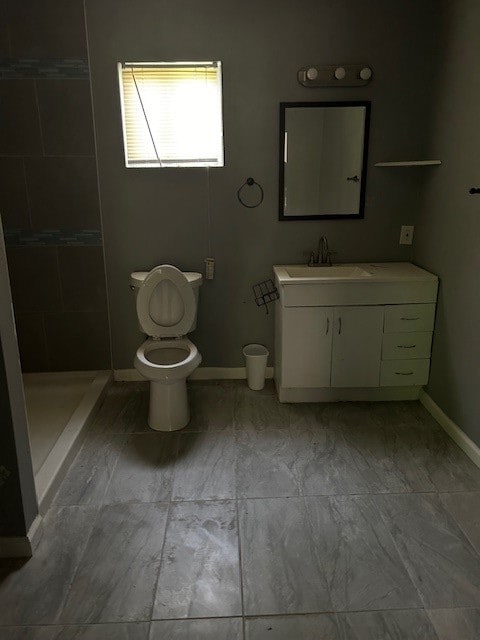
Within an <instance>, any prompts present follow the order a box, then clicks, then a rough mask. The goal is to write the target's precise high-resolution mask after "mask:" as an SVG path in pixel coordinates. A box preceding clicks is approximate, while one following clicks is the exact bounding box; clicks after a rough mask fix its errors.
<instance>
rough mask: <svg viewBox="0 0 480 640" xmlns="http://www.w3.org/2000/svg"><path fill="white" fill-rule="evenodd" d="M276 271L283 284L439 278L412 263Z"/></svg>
mask: <svg viewBox="0 0 480 640" xmlns="http://www.w3.org/2000/svg"><path fill="white" fill-rule="evenodd" d="M273 271H274V273H275V276H276V279H277V282H278V284H280V285H294V284H336V283H339V282H341V283H347V282H348V283H353V282H362V283H364V284H366V283H372V284H373V283H382V284H384V283H388V282H430V283H433V282H437V281H438V277H437V276H436V275H434V274H433V273H430V272H429V271H426V270H425V269H422V268H420V267H417V266H416V265H414V264H412V263H411V262H361V263H349V264H334V265H333V266H332V267H329V266H318V267H308V266H307V265H305V264H303V265H275V266H274V267H273ZM292 274H293V275H292Z"/></svg>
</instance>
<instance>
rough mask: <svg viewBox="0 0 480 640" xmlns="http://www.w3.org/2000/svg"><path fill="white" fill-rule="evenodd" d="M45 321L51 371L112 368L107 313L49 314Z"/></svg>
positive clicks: (46, 315)
mask: <svg viewBox="0 0 480 640" xmlns="http://www.w3.org/2000/svg"><path fill="white" fill-rule="evenodd" d="M30 251H31V249H30ZM44 322H45V334H46V340H47V353H48V362H49V369H50V370H51V371H77V370H80V371H81V370H95V369H110V355H109V335H108V319H107V314H106V313H102V312H96V311H92V312H87V311H82V312H65V313H48V314H45V317H44Z"/></svg>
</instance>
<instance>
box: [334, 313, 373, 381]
mask: <svg viewBox="0 0 480 640" xmlns="http://www.w3.org/2000/svg"><path fill="white" fill-rule="evenodd" d="M383 314H384V308H383V307H335V314H334V316H335V317H334V330H333V353H332V387H378V386H379V385H380V360H381V353H382V338H383Z"/></svg>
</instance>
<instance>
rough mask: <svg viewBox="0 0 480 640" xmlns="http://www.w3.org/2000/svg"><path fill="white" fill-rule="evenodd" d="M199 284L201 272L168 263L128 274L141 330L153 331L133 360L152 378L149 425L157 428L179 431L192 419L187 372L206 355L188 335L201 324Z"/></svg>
mask: <svg viewBox="0 0 480 640" xmlns="http://www.w3.org/2000/svg"><path fill="white" fill-rule="evenodd" d="M201 284H202V275H201V274H200V273H192V272H185V273H183V272H182V271H180V270H179V269H177V268H176V267H173V266H172V265H169V264H162V265H160V266H158V267H154V268H153V269H152V270H151V271H135V272H134V273H132V274H131V276H130V285H131V288H132V289H133V290H134V291H135V292H136V304H137V317H138V322H139V324H140V329H141V330H142V331H143V333H145V334H146V335H147V336H149V337H148V339H147V340H145V342H144V343H143V344H142V345H141V346H140V347H139V348H138V349H137V353H136V354H135V360H134V364H135V368H136V369H137V371H138V372H139V373H140V374H141V375H142V376H143V377H144V378H146V379H147V380H149V381H150V409H149V415H148V424H149V425H150V427H151V428H152V429H155V430H156V431H177V430H178V429H182V428H183V427H185V426H186V425H187V424H188V422H189V420H190V411H189V407H188V398H187V377H188V376H189V375H190V374H191V373H193V371H195V369H196V368H197V367H198V365H199V364H200V362H201V361H202V356H201V355H200V353H199V351H198V349H197V347H196V346H195V345H194V344H193V342H191V341H190V340H189V339H188V338H187V337H186V336H187V334H188V333H190V332H191V331H193V330H194V329H195V327H196V325H197V306H198V293H199V289H200V286H201Z"/></svg>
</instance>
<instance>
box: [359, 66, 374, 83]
mask: <svg viewBox="0 0 480 640" xmlns="http://www.w3.org/2000/svg"><path fill="white" fill-rule="evenodd" d="M371 77H372V70H371V69H370V67H364V68H363V69H362V70H361V71H360V78H361V79H362V80H370V78H371Z"/></svg>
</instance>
